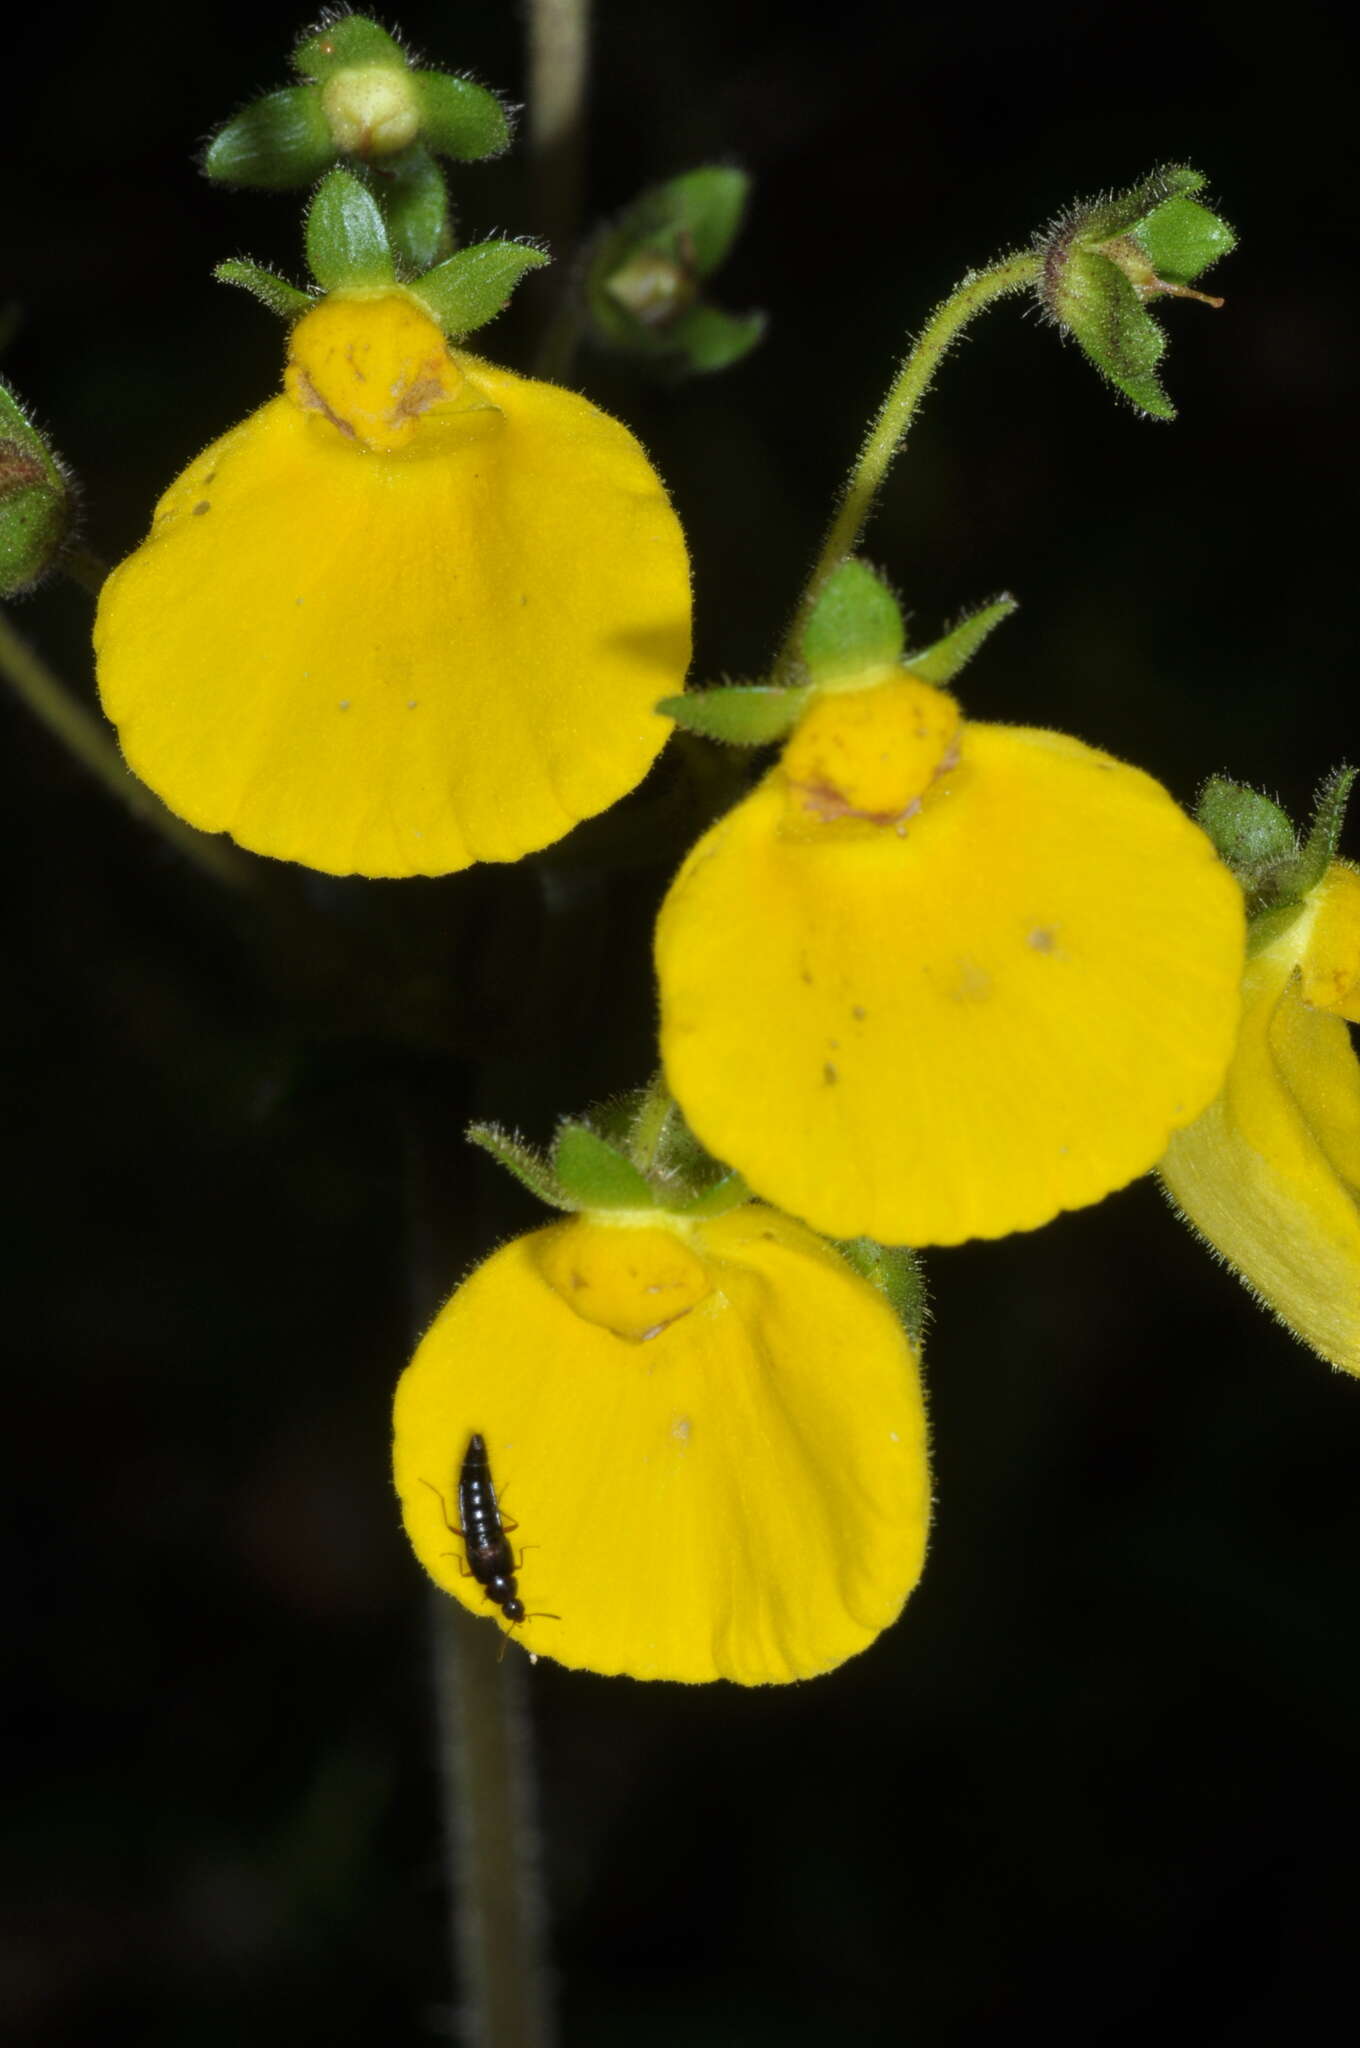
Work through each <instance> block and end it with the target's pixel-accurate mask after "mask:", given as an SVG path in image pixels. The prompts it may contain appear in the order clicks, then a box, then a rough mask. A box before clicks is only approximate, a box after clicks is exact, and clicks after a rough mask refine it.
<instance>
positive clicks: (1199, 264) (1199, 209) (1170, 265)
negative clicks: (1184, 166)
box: [1133, 199, 1237, 289]
mask: <svg viewBox="0 0 1360 2048" xmlns="http://www.w3.org/2000/svg"><path fill="white" fill-rule="evenodd" d="M1133 240H1134V241H1136V242H1137V243H1138V245H1139V247H1140V248H1141V249H1142V251H1143V254H1144V255H1145V256H1146V257H1147V259H1148V262H1149V263H1150V264H1151V265H1152V268H1153V270H1154V271H1155V272H1156V274H1157V276H1158V278H1159V279H1160V280H1161V282H1162V286H1163V288H1164V289H1166V288H1168V287H1170V288H1174V287H1175V286H1176V285H1185V284H1191V283H1193V282H1194V280H1195V279H1196V278H1197V277H1198V276H1199V275H1200V273H1201V271H1205V270H1207V269H1208V268H1209V265H1210V264H1211V263H1217V261H1218V259H1219V257H1220V256H1227V255H1230V254H1231V252H1232V251H1233V250H1234V249H1235V248H1236V247H1237V237H1236V235H1235V234H1234V233H1233V231H1232V229H1231V228H1230V227H1229V226H1228V223H1227V221H1225V220H1224V219H1223V218H1222V217H1221V216H1220V215H1219V214H1216V213H1211V212H1210V211H1209V209H1208V207H1207V206H1201V205H1200V204H1199V203H1198V201H1197V200H1194V199H1168V200H1167V201H1166V202H1165V203H1164V204H1163V205H1161V206H1159V207H1157V208H1155V209H1154V211H1153V212H1152V213H1150V214H1149V215H1148V216H1147V218H1146V220H1144V221H1143V222H1142V224H1141V225H1140V226H1139V227H1138V228H1137V230H1136V231H1135V233H1134V235H1133Z"/></svg>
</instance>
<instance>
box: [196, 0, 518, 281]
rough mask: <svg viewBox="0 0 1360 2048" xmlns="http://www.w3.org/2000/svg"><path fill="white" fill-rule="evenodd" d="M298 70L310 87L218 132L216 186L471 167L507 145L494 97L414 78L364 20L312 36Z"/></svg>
mask: <svg viewBox="0 0 1360 2048" xmlns="http://www.w3.org/2000/svg"><path fill="white" fill-rule="evenodd" d="M293 69H294V71H295V72H296V73H297V74H298V76H299V77H300V78H301V79H302V80H303V83H302V84H300V85H290V86H285V87H283V88H282V90H281V91H278V92H271V93H266V94H265V95H264V97H263V98H262V99H258V100H255V101H253V102H252V104H251V105H250V106H248V107H243V108H242V110H241V112H240V113H239V114H237V115H235V116H234V117H233V118H232V119H231V120H230V121H228V122H227V124H226V126H225V127H223V128H221V129H219V131H218V133H217V134H216V135H215V136H214V137H213V140H212V141H211V142H210V143H209V145H208V148H207V150H206V152H205V154H204V157H203V169H204V171H205V172H206V173H207V175H208V177H210V178H215V179H217V180H219V181H220V182H221V183H222V184H224V185H253V186H258V187H262V188H265V189H269V190H275V191H278V190H287V189H289V188H291V187H295V186H298V185H310V184H311V183H312V182H313V180H314V179H316V178H319V177H320V175H321V173H322V172H323V171H324V170H326V169H327V168H328V167H329V166H330V165H332V164H334V163H336V162H337V161H338V160H340V159H345V158H348V159H351V160H353V161H357V162H358V163H361V164H374V163H380V164H381V165H382V167H383V170H384V172H387V171H390V170H391V169H393V168H394V167H397V166H400V165H401V162H402V159H403V157H404V156H405V155H406V153H407V152H409V151H411V150H419V151H420V153H421V156H422V157H426V158H427V157H428V153H429V151H431V150H433V151H435V152H436V153H437V154H438V155H440V156H449V157H454V158H456V159H458V160H459V161H460V162H465V163H466V162H472V161H475V160H476V159H478V158H481V157H488V156H498V155H499V154H500V152H501V151H502V150H503V149H505V148H506V146H507V145H508V143H509V140H510V123H509V120H508V118H507V116H506V112H505V109H504V107H503V106H502V105H501V103H500V101H499V100H498V99H497V98H496V96H495V94H494V93H490V92H488V91H487V90H486V88H485V87H484V86H480V85H474V84H473V82H472V81H471V79H467V78H457V77H454V76H453V75H452V74H450V73H448V72H444V71H419V70H415V69H413V67H412V65H411V63H410V60H409V58H408V57H407V55H406V52H405V51H404V50H403V49H402V48H401V45H400V44H399V43H397V42H395V41H394V40H393V38H392V37H391V36H390V35H388V33H387V31H386V30H385V29H381V28H379V27H378V25H377V23H376V22H374V21H369V20H368V19H367V17H366V16H364V15H361V14H348V15H344V16H342V17H341V18H340V19H339V20H338V21H333V22H330V23H329V24H327V25H326V26H325V27H323V28H320V29H318V30H316V31H314V33H313V34H311V35H309V36H305V37H304V38H303V40H302V41H301V42H300V43H299V44H298V45H297V48H296V49H295V50H294V52H293ZM445 253H447V252H445Z"/></svg>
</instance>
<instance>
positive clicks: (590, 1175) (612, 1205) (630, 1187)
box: [552, 1121, 656, 1209]
mask: <svg viewBox="0 0 1360 2048" xmlns="http://www.w3.org/2000/svg"><path fill="white" fill-rule="evenodd" d="M552 1166H553V1174H554V1176H555V1178H556V1180H557V1183H558V1186H559V1187H560V1188H561V1189H562V1191H563V1193H564V1194H565V1195H566V1196H567V1197H568V1199H569V1200H570V1202H571V1206H572V1207H573V1208H574V1209H654V1208H655V1207H656V1191H655V1190H654V1188H653V1187H652V1184H651V1182H650V1181H649V1180H648V1179H647V1176H646V1175H645V1174H644V1173H641V1172H640V1171H639V1170H638V1168H637V1167H636V1166H634V1165H633V1163H632V1161H631V1160H629V1159H626V1158H625V1157H624V1155H623V1153H622V1152H621V1151H619V1150H617V1149H616V1148H615V1146H613V1145H611V1144H610V1143H609V1141H608V1139H606V1138H602V1137H601V1136H600V1134H599V1132H598V1131H594V1130H592V1129H591V1127H590V1125H589V1124H583V1123H576V1122H574V1121H568V1122H567V1123H564V1124H562V1125H560V1126H559V1128H558V1132H557V1137H556V1139H555V1141H554V1143H553V1155H552Z"/></svg>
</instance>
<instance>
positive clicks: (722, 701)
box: [656, 683, 812, 747]
mask: <svg viewBox="0 0 1360 2048" xmlns="http://www.w3.org/2000/svg"><path fill="white" fill-rule="evenodd" d="M811 698H812V692H811V690H808V689H792V690H785V689H780V688H778V687H777V686H776V685H774V684H771V683H719V684H717V685H715V687H714V688H713V689H711V690H691V691H689V692H688V693H687V694H686V695H685V696H683V697H663V698H662V699H661V702H660V703H659V704H658V705H657V707H656V708H657V710H658V711H659V712H661V714H662V716H663V717H665V718H673V719H674V720H675V722H676V724H677V725H681V726H683V727H684V728H685V730H686V731H687V732H697V733H702V734H703V736H704V738H705V739H707V740H723V741H725V742H726V744H727V745H728V746H730V747H766V746H769V744H770V742H771V741H772V740H782V739H783V738H784V736H785V734H786V733H790V732H792V731H793V728H794V727H795V725H797V723H798V721H799V719H800V718H801V717H802V715H803V713H804V711H805V710H806V709H807V706H808V704H809V702H810V701H811Z"/></svg>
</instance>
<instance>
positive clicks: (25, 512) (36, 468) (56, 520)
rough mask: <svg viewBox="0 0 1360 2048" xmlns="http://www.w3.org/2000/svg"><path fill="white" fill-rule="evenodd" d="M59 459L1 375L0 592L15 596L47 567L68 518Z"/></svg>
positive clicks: (68, 502)
mask: <svg viewBox="0 0 1360 2048" xmlns="http://www.w3.org/2000/svg"><path fill="white" fill-rule="evenodd" d="M71 509H72V508H71V493H70V489H69V486H68V485H67V482H66V478H65V477H64V476H63V474H62V471H61V465H60V463H59V462H58V461H57V458H56V456H55V455H54V454H53V453H52V451H51V449H50V448H49V447H48V445H47V443H46V442H45V441H44V440H43V438H42V435H41V434H40V433H39V432H38V430H37V428H36V427H35V426H34V425H33V423H32V421H31V420H30V419H29V418H28V416H27V414H26V413H25V412H24V409H23V407H22V406H21V405H20V403H19V401H18V399H17V398H16V397H15V396H14V393H13V392H12V391H11V390H10V389H9V386H8V385H7V384H5V383H4V382H3V381H2V380H0V597H13V596H14V595H15V594H16V593H17V592H19V591H21V590H27V589H28V588H29V587H30V585H32V584H34V583H36V582H37V581H38V579H39V578H40V577H41V576H42V575H43V574H44V573H45V571H46V570H48V569H50V568H51V566H52V564H53V562H54V561H55V560H56V558H57V556H58V555H59V554H60V552H61V548H62V543H63V542H64V541H65V539H66V535H67V531H68V529H69V527H70V523H71Z"/></svg>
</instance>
